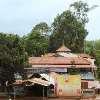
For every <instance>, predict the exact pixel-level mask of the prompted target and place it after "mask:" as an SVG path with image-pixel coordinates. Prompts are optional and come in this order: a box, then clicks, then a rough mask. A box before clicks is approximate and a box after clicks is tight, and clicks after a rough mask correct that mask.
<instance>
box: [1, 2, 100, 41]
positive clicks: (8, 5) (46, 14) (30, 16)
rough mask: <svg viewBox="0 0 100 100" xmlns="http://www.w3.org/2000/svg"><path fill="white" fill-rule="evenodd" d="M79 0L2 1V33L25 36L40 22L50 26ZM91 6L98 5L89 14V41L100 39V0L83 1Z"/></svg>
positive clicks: (87, 26)
mask: <svg viewBox="0 0 100 100" xmlns="http://www.w3.org/2000/svg"><path fill="white" fill-rule="evenodd" d="M74 1H78V0H0V32H8V33H9V32H10V33H17V34H19V35H25V34H27V33H29V32H30V31H31V29H32V27H33V26H35V25H36V24H37V23H39V22H41V21H42V22H43V21H45V22H47V23H48V24H49V25H50V24H51V23H52V22H53V19H54V18H55V17H56V15H57V14H58V13H62V12H63V11H64V10H67V9H68V6H69V5H70V4H71V3H73V2H74ZM83 1H86V2H87V3H88V4H89V6H92V5H98V7H97V8H96V9H95V10H92V11H91V12H89V23H88V24H87V25H86V28H87V30H88V32H89V35H88V36H87V39H88V40H95V39H100V0H83Z"/></svg>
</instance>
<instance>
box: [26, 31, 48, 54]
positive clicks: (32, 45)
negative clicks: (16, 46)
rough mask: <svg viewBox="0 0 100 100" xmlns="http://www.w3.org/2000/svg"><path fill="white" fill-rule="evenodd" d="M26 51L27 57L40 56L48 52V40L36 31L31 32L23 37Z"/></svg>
mask: <svg viewBox="0 0 100 100" xmlns="http://www.w3.org/2000/svg"><path fill="white" fill-rule="evenodd" d="M25 44H26V51H27V53H28V55H29V56H41V55H42V54H45V53H46V52H47V51H48V39H47V37H45V36H43V35H41V34H40V33H39V32H38V31H36V30H32V32H31V33H30V34H28V35H27V36H26V37H25Z"/></svg>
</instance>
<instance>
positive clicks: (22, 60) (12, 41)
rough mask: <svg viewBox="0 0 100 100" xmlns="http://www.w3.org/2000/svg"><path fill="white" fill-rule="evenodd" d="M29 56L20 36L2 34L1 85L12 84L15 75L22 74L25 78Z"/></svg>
mask: <svg viewBox="0 0 100 100" xmlns="http://www.w3.org/2000/svg"><path fill="white" fill-rule="evenodd" d="M26 61H27V55H26V53H25V48H24V45H23V41H21V38H20V37H19V36H18V35H13V34H5V33H0V83H1V85H5V83H8V82H9V83H11V82H12V81H14V74H15V73H17V72H18V73H20V74H21V75H22V76H24V70H23V68H24V66H25V65H26Z"/></svg>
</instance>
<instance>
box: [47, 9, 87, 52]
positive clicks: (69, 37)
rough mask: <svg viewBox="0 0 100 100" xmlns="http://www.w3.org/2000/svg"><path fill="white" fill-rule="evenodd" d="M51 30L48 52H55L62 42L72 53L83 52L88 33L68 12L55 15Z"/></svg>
mask: <svg viewBox="0 0 100 100" xmlns="http://www.w3.org/2000/svg"><path fill="white" fill-rule="evenodd" d="M52 28H53V33H52V34H51V36H50V41H49V50H50V51H55V50H56V49H57V48H58V47H60V46H61V45H62V43H63V41H64V44H65V45H66V46H67V47H69V48H70V49H71V50H72V51H73V52H83V49H84V39H85V37H86V36H87V34H88V32H87V30H86V29H85V27H84V25H83V24H82V23H81V22H80V21H79V20H78V19H77V18H76V17H75V15H74V14H73V13H72V12H71V11H70V10H67V11H64V12H63V13H62V14H60V15H57V17H56V18H55V19H54V22H53V24H52Z"/></svg>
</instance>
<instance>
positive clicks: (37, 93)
mask: <svg viewBox="0 0 100 100" xmlns="http://www.w3.org/2000/svg"><path fill="white" fill-rule="evenodd" d="M25 90H26V96H34V97H43V96H44V97H47V87H46V86H42V85H38V84H34V85H33V86H26V87H25Z"/></svg>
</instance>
